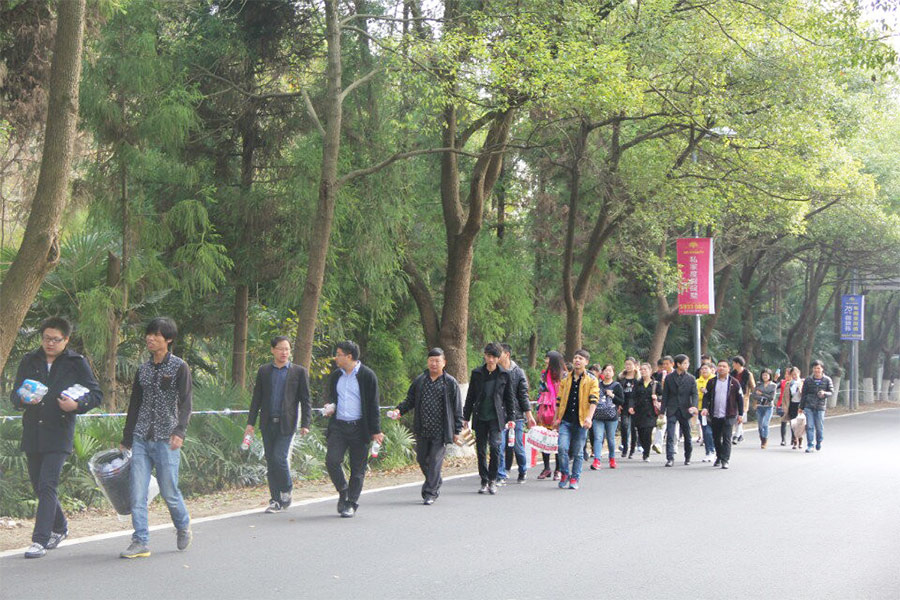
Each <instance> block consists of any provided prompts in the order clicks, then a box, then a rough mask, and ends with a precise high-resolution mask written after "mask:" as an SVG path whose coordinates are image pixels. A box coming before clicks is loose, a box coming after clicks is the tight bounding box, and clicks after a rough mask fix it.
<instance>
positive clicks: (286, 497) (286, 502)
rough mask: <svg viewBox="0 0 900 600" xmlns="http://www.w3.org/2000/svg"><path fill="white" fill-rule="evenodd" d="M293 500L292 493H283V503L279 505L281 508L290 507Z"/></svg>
mask: <svg viewBox="0 0 900 600" xmlns="http://www.w3.org/2000/svg"><path fill="white" fill-rule="evenodd" d="M292 500H293V498H291V493H290V492H281V501H280V502H279V504H281V508H287V507H288V506H290V505H291V501H292Z"/></svg>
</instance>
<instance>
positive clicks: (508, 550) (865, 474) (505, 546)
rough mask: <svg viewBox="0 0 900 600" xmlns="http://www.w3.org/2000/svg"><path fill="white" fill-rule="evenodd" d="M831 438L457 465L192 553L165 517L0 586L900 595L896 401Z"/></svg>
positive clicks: (127, 590)
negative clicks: (505, 480)
mask: <svg viewBox="0 0 900 600" xmlns="http://www.w3.org/2000/svg"><path fill="white" fill-rule="evenodd" d="M825 433H826V439H825V444H824V448H823V452H821V453H817V454H804V453H801V452H797V451H791V450H790V449H789V448H790V447H789V446H788V447H787V448H782V447H780V446H778V445H777V440H774V441H775V445H774V446H772V445H770V446H769V449H767V450H765V451H763V450H760V449H759V447H758V444H754V443H752V441H751V440H748V441H747V442H745V443H744V444H742V445H741V446H739V447H738V448H737V449H736V450H735V452H734V454H733V456H732V468H731V469H730V470H728V471H723V470H721V469H714V468H712V467H711V466H709V465H707V464H705V463H700V462H695V463H694V464H692V465H691V466H689V467H685V466H683V465H681V464H680V462H678V463H676V466H675V468H671V469H666V468H664V467H663V462H664V460H663V459H662V457H660V456H658V455H654V456H653V458H652V459H651V460H652V462H651V463H650V464H644V463H642V462H640V461H639V460H631V461H628V460H624V461H621V462H620V465H621V467H620V468H619V469H617V470H615V471H610V470H608V469H605V468H604V469H603V470H601V471H600V472H592V471H586V473H585V474H584V476H583V485H582V488H581V490H579V491H577V492H576V491H568V490H566V491H563V490H559V489H557V487H556V484H555V483H553V482H550V481H535V480H533V479H531V478H530V479H529V480H528V482H527V483H526V484H524V485H515V484H513V485H510V486H508V487H504V488H501V490H500V493H499V494H498V495H497V496H480V495H478V494H477V493H476V489H477V486H478V480H477V478H476V477H462V478H459V479H454V480H452V481H448V482H446V483H445V484H444V489H443V493H442V495H441V498H440V499H439V500H438V502H437V503H435V504H434V505H433V506H423V505H422V504H421V502H420V499H419V493H418V487H417V486H416V487H403V488H399V489H390V490H385V491H379V492H376V493H370V494H365V495H363V497H362V501H361V506H360V511H359V513H358V515H357V517H356V518H354V519H341V518H339V517H338V515H337V513H336V511H335V502H334V501H331V500H329V501H328V502H317V503H312V504H307V505H303V506H295V507H293V508H292V509H291V510H289V511H287V512H285V513H282V514H279V515H265V514H261V513H256V514H252V515H245V516H240V517H235V518H229V519H223V520H218V521H212V522H203V523H197V524H195V525H194V544H193V546H192V547H191V548H190V549H189V550H188V551H187V552H184V553H179V552H177V551H176V550H175V535H174V533H173V530H171V529H167V530H163V531H156V532H153V534H152V539H151V548H152V550H153V555H152V556H151V557H149V558H145V559H135V560H130V561H129V560H122V559H119V558H117V555H118V553H119V551H120V550H122V549H124V548H125V546H127V544H128V538H127V537H118V538H114V539H106V540H101V541H94V542H88V543H81V544H71V543H70V544H65V543H64V544H63V545H62V546H61V547H60V548H59V549H57V550H54V551H52V552H50V553H49V554H48V556H47V557H45V558H42V559H40V560H25V559H23V558H22V557H21V555H17V556H12V557H5V558H2V559H0V597H2V598H28V599H33V598H65V599H66V600H76V599H79V598H85V599H90V600H98V599H103V598H117V599H120V598H121V599H128V600H133V599H135V600H136V599H140V598H150V599H153V600H163V599H172V598H215V599H217V600H223V599H228V598H278V599H285V598H298V597H305V598H317V599H319V598H367V599H368V598H460V597H463V596H466V597H470V598H482V597H491V598H498V599H499V598H588V597H591V598H616V599H620V600H621V599H625V598H640V599H663V598H689V599H692V600H697V599H703V598H716V599H721V598H767V599H770V598H791V599H792V600H796V599H800V598H841V599H844V598H891V599H896V598H900V577H898V575H900V569H898V562H900V460H898V457H900V436H898V433H900V410H890V411H882V412H876V413H864V414H860V415H854V416H851V417H846V418H836V419H828V420H827V421H826V430H825ZM773 434H774V437H777V426H776V428H775V430H774V431H773ZM752 435H753V434H751V436H752ZM751 436H748V437H751ZM535 474H536V472H535V473H531V474H530V475H532V476H533V475H535Z"/></svg>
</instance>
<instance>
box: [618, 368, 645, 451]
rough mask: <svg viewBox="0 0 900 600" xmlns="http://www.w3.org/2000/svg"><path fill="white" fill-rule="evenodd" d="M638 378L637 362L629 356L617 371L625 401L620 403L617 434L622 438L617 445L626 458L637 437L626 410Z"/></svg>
mask: <svg viewBox="0 0 900 600" xmlns="http://www.w3.org/2000/svg"><path fill="white" fill-rule="evenodd" d="M640 378H641V375H640V373H638V363H637V361H636V360H635V359H633V358H631V357H630V356H629V357H628V358H626V359H625V368H624V369H623V370H622V372H621V373H619V384H620V385H621V386H622V393H623V394H624V395H625V402H623V403H622V408H621V410H620V415H619V436H620V437H621V438H622V445H621V446H619V450H620V451H621V453H622V456H626V455H627V456H628V458H631V457H632V455H633V454H634V447H635V445H636V444H637V439H635V438H637V432H636V430H635V428H634V425H633V424H632V422H631V413H630V412H628V409H629V408H631V396H632V394H633V393H634V386H636V385H637V382H638V380H639V379H640Z"/></svg>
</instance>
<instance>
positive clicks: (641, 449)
mask: <svg viewBox="0 0 900 600" xmlns="http://www.w3.org/2000/svg"><path fill="white" fill-rule="evenodd" d="M635 451H636V452H637V453H638V454H644V447H643V446H638V447H637V449H636V450H635Z"/></svg>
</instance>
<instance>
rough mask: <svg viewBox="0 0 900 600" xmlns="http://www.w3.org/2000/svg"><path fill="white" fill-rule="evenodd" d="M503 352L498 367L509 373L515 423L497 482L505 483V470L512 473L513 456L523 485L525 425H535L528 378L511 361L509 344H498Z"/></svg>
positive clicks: (499, 467)
mask: <svg viewBox="0 0 900 600" xmlns="http://www.w3.org/2000/svg"><path fill="white" fill-rule="evenodd" d="M500 347H501V348H502V349H503V352H502V353H501V354H500V366H501V367H503V368H504V369H505V370H506V371H509V380H510V383H511V384H512V388H513V396H515V402H513V408H514V409H515V412H514V413H513V415H512V419H511V420H513V421H515V423H516V427H515V431H514V433H513V435H514V436H515V437H514V442H513V445H512V446H510V445H509V444H506V446H505V448H506V449H505V451H504V452H501V453H500V464H499V465H498V467H497V482H498V483H503V484H505V483H506V479H507V477H508V476H509V475H508V473H507V469H509V470H510V471H512V464H513V454H515V457H516V462H518V464H519V477H518V479H516V482H517V483H525V477H526V473H527V471H528V458H527V457H526V456H525V424H526V422H527V423H528V426H529V427H534V426H535V425H537V423H535V420H534V417H532V416H531V402H529V401H528V377H527V376H526V375H525V371H523V370H522V367H520V366H519V365H517V364H516V362H515V361H514V360H513V359H512V347H511V346H510V345H509V344H500Z"/></svg>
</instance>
